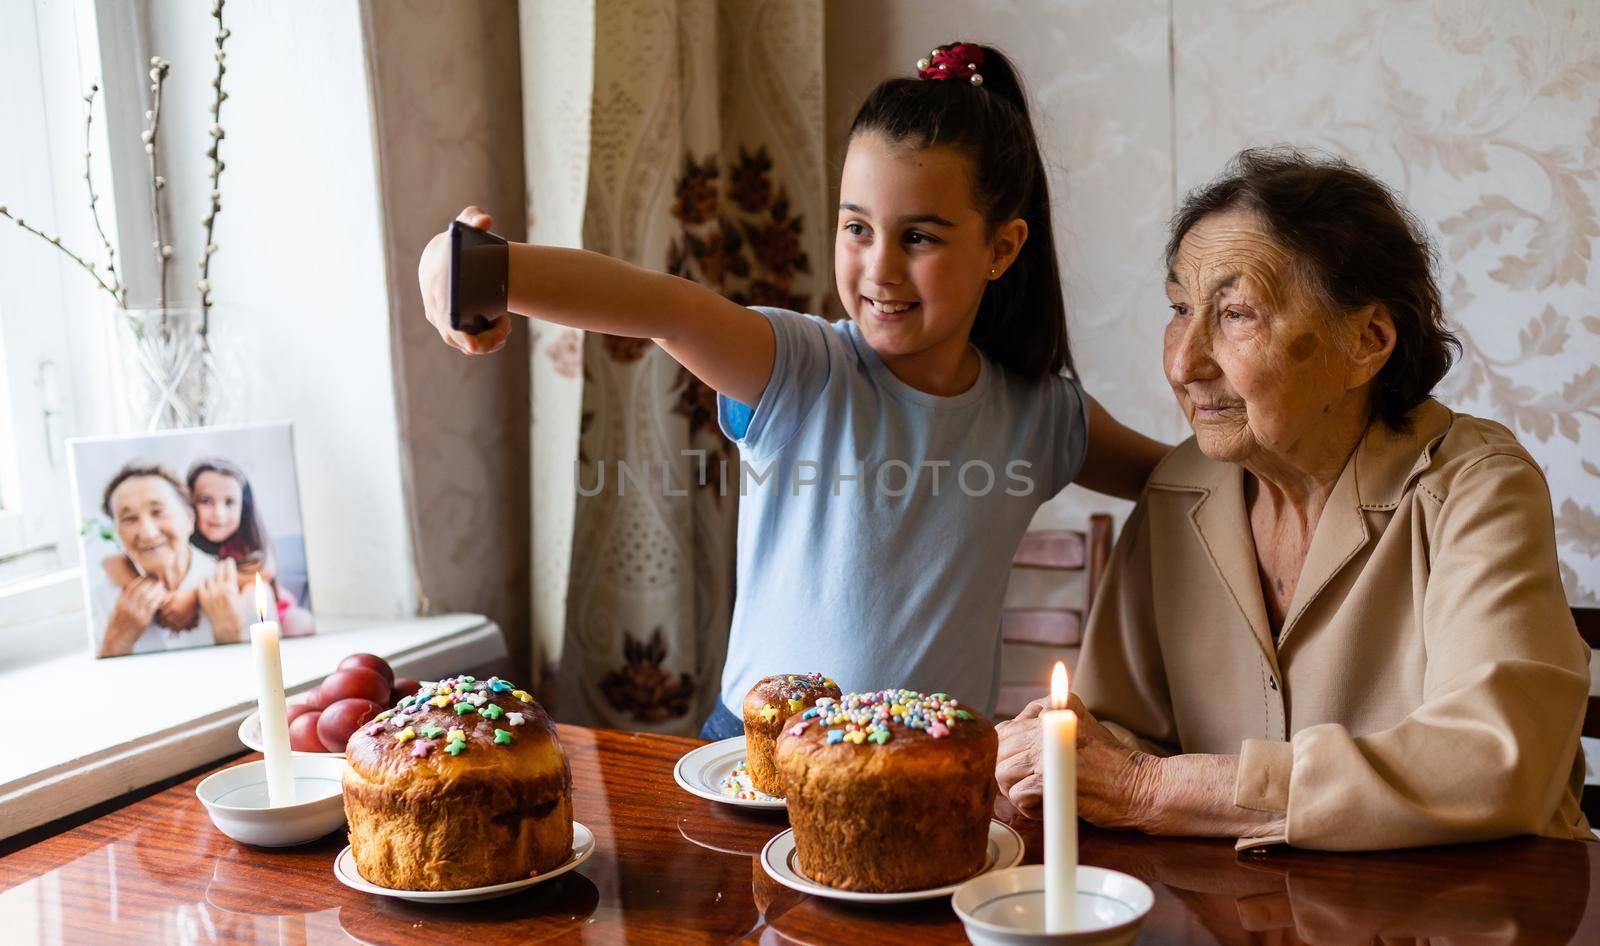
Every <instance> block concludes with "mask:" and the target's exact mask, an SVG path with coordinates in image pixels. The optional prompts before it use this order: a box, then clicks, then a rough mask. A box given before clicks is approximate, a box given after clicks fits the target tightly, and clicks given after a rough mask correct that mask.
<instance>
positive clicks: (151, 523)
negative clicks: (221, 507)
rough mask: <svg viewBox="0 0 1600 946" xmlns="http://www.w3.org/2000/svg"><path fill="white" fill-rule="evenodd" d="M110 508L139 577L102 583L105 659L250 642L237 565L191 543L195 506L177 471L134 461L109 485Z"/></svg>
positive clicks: (101, 650) (105, 506)
mask: <svg viewBox="0 0 1600 946" xmlns="http://www.w3.org/2000/svg"><path fill="white" fill-rule="evenodd" d="M102 508H103V509H104V511H105V514H106V515H107V516H109V517H111V521H112V523H113V524H114V525H115V528H116V532H117V538H118V539H119V540H120V542H121V544H122V550H123V554H124V555H125V556H126V559H127V562H128V563H129V564H131V565H132V566H133V572H134V574H135V575H136V577H134V578H133V579H132V580H130V581H128V582H127V583H126V584H124V585H123V586H122V587H121V588H118V587H116V585H115V584H113V583H112V582H111V581H110V580H101V581H98V582H97V585H98V586H99V590H98V591H97V592H96V598H97V600H96V604H97V607H96V608H95V612H94V613H96V614H107V613H109V615H110V617H109V618H108V619H107V621H106V628H105V633H104V635H102V637H101V639H100V648H99V654H100V656H102V657H112V656H118V655H121V654H130V653H143V652H146V651H153V650H170V649H173V648H178V647H196V646H199V645H202V644H212V643H217V644H227V643H233V642H236V641H240V640H243V639H244V628H245V620H244V613H243V610H242V609H245V608H247V606H248V601H246V600H245V599H246V596H244V595H242V594H240V593H239V591H238V588H237V584H236V582H237V572H236V571H235V568H234V564H233V562H232V561H231V560H228V559H224V560H223V561H222V562H220V563H219V562H218V560H217V559H216V558H214V557H213V556H210V555H207V554H206V553H205V552H202V551H200V550H199V549H197V548H195V547H194V546H193V545H191V544H190V542H189V539H190V536H191V535H193V533H194V528H195V513H194V508H193V507H192V506H191V505H190V504H189V498H188V495H187V493H186V492H185V490H184V488H183V484H182V483H180V482H179V481H178V478H177V477H176V476H174V475H173V474H172V473H171V472H170V471H169V470H167V469H166V468H165V467H162V466H158V465H156V464H151V463H141V462H139V461H135V462H133V463H129V464H128V465H127V466H124V467H123V468H122V469H121V470H119V471H118V472H117V475H116V476H114V477H112V478H111V482H110V483H108V484H106V489H105V495H104V497H103V499H102ZM107 571H108V572H109V571H112V570H111V569H107ZM117 571H118V572H120V569H118V570H117ZM96 577H103V576H96ZM91 580H93V579H91Z"/></svg>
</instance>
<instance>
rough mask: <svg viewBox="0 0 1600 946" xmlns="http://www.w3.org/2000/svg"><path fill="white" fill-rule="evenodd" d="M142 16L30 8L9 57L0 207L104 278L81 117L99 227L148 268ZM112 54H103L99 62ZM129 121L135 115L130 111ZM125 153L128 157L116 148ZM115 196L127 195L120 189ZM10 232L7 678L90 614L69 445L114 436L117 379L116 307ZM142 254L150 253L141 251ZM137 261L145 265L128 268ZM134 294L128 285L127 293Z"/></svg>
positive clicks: (5, 346)
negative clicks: (143, 230) (70, 622)
mask: <svg viewBox="0 0 1600 946" xmlns="http://www.w3.org/2000/svg"><path fill="white" fill-rule="evenodd" d="M147 18H148V10H147V8H146V7H145V5H144V4H128V3H118V2H113V0H67V2H64V3H62V2H47V0H21V2H18V3H16V4H14V6H12V7H11V8H10V9H9V10H8V12H7V15H6V19H7V23H6V26H7V28H6V29H5V30H3V31H0V33H3V34H4V35H0V55H4V56H6V57H7V61H6V65H5V68H6V70H7V72H8V73H9V76H8V78H11V79H14V80H15V81H10V82H6V83H4V87H3V88H0V96H7V95H11V96H16V97H15V98H13V99H11V100H10V101H7V102H0V121H3V122H4V123H5V124H6V125H7V126H9V128H10V129H11V130H12V131H13V132H15V137H14V138H13V139H12V142H13V143H12V144H9V145H8V146H7V147H6V148H4V149H0V182H4V183H3V184H0V202H6V203H7V206H8V210H9V211H10V212H11V213H12V214H14V215H16V216H22V217H24V218H25V219H27V221H28V223H29V224H30V225H31V226H34V227H36V228H38V229H40V230H43V231H44V232H46V233H48V234H59V235H60V236H61V238H62V242H63V244H65V245H69V246H71V247H72V248H73V249H74V250H75V251H77V252H78V253H80V254H82V255H83V256H84V258H86V259H91V260H95V261H96V262H97V264H99V265H101V266H102V267H103V265H104V260H105V256H104V248H103V247H102V245H101V241H100V237H99V234H98V233H97V232H96V231H95V228H94V225H93V222H92V220H91V218H90V216H89V213H88V191H87V189H86V186H85V182H84V180H83V171H84V167H85V165H84V160H83V153H84V147H85V144H86V141H85V137H84V106H83V100H82V96H83V94H84V92H85V91H86V90H87V89H88V87H89V85H90V84H91V83H98V84H99V85H100V93H99V96H98V100H97V102H96V104H95V121H94V125H93V129H92V133H93V140H92V142H89V148H90V150H91V152H92V153H93V154H94V168H93V174H94V188H95V192H96V193H97V194H99V196H100V201H99V204H98V210H99V215H100V223H101V225H102V226H103V227H104V228H105V232H106V234H107V236H108V237H109V238H110V239H111V242H112V245H113V246H116V247H117V248H118V252H117V263H118V268H119V271H123V272H125V271H127V270H128V269H129V267H130V266H131V267H132V268H133V269H135V270H139V269H143V268H147V266H146V265H145V264H144V263H143V262H142V261H141V260H140V259H139V258H138V257H139V256H140V255H141V254H140V252H139V251H137V250H135V251H133V252H125V250H124V247H128V246H129V240H128V239H124V238H122V237H126V236H131V235H132V234H125V233H120V232H119V229H118V213H117V210H118V209H119V207H120V208H121V209H122V211H123V214H122V219H123V220H125V221H129V222H131V221H132V220H133V219H137V218H136V217H135V216H134V215H136V214H138V213H139V212H140V211H141V210H142V211H143V212H144V214H145V215H146V216H148V213H149V210H148V207H149V204H148V198H146V197H144V196H143V195H140V194H138V193H137V187H135V186H132V185H133V184H134V183H135V182H137V181H139V180H141V179H146V180H147V177H146V176H147V174H148V171H146V170H145V169H144V167H143V160H142V159H143V157H144V155H143V153H142V149H141V147H140V141H139V125H138V120H139V119H140V118H142V114H143V113H142V110H141V109H142V106H139V104H138V99H137V96H138V95H139V93H140V91H141V86H140V84H139V83H132V82H126V81H122V82H111V83H107V82H106V81H104V80H103V79H102V76H103V75H112V76H119V75H139V74H140V70H138V69H137V68H136V67H137V65H138V63H139V62H140V61H141V59H142V58H143V57H144V50H145V49H146V48H147V46H148V41H147V39H146V35H147V29H146V25H147ZM102 53H104V55H102ZM130 109H131V110H132V111H130ZM113 142H116V143H117V147H116V148H115V149H113V147H112V144H113ZM118 183H122V184H123V185H124V186H122V187H120V188H119V187H117V186H116V185H117V184H118ZM0 222H3V223H4V224H5V226H4V228H3V229H0V490H3V491H4V492H3V494H0V663H3V662H4V661H5V658H6V656H7V654H8V653H12V652H14V650H15V648H14V647H13V646H11V644H12V643H13V642H8V635H15V634H17V633H23V632H25V629H26V627H28V626H29V625H31V624H33V623H34V622H36V621H38V620H40V619H42V618H47V617H51V616H55V615H60V614H66V613H72V612H74V611H81V609H82V598H81V589H80V583H81V582H80V575H81V570H80V568H79V543H78V527H79V523H78V517H77V509H76V505H77V504H76V500H75V499H74V497H73V495H72V492H71V482H70V477H69V473H68V464H67V457H66V445H65V443H64V441H65V439H66V438H67V437H69V436H73V435H75V434H79V433H83V432H95V433H104V432H108V431H109V430H111V429H113V428H112V427H111V426H109V425H110V424H111V423H112V417H113V415H114V410H113V409H114V403H113V401H112V393H111V390H110V388H109V386H108V385H107V383H106V378H107V377H108V376H109V375H110V373H111V371H112V370H114V369H113V365H112V357H111V356H112V354H113V352H112V346H113V345H114V341H113V338H114V331H113V329H114V324H113V322H112V318H113V317H114V316H113V308H114V307H113V303H112V301H111V299H110V297H109V296H107V294H106V293H105V292H104V291H103V290H101V289H100V288H99V287H98V286H96V285H95V284H94V282H93V280H92V279H90V278H89V276H88V275H87V274H86V273H84V272H83V271H82V270H81V269H80V268H79V267H78V265H77V264H76V263H74V262H73V261H72V260H70V259H68V258H67V256H66V255H65V254H63V253H61V252H60V251H58V250H55V249H53V248H51V247H49V246H47V245H45V244H44V242H43V241H41V240H40V239H39V238H38V237H36V236H34V235H32V234H29V233H24V232H22V231H20V230H19V229H18V228H16V227H15V226H14V225H13V224H12V221H9V220H4V221H0ZM141 249H144V248H141ZM129 257H132V258H131V259H130V258H129ZM124 281H125V282H127V281H128V280H127V279H126V278H124Z"/></svg>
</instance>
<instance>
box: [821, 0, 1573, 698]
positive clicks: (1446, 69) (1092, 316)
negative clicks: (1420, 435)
mask: <svg viewBox="0 0 1600 946" xmlns="http://www.w3.org/2000/svg"><path fill="white" fill-rule="evenodd" d="M827 14H828V36H827V38H828V62H829V67H828V128H829V153H830V157H831V159H832V161H833V162H834V163H833V166H835V167H837V164H838V162H839V160H840V158H841V156H842V152H843V137H844V131H845V129H847V128H848V123H849V116H850V113H851V111H853V109H854V108H855V106H856V105H857V104H858V103H859V102H860V100H861V97H862V95H864V94H865V92H866V90H867V89H868V88H870V87H871V85H872V84H873V83H874V82H876V81H877V79H878V78H880V77H881V76H882V75H884V74H886V73H889V72H894V71H901V72H905V71H909V70H910V67H911V66H910V64H911V63H912V62H913V61H914V60H915V59H916V57H917V56H919V55H925V54H926V49H927V48H929V47H930V46H931V45H932V44H934V43H939V42H945V41H949V40H951V39H956V38H962V39H973V40H979V41H986V42H992V43H994V44H995V45H998V46H1000V47H1001V48H1002V49H1004V50H1005V51H1006V52H1007V53H1008V54H1010V55H1011V56H1012V57H1013V58H1014V59H1015V60H1016V61H1017V63H1018V66H1019V68H1020V70H1021V72H1022V74H1023V76H1024V77H1025V79H1026V80H1027V83H1028V86H1029V92H1030V95H1031V96H1032V99H1033V106H1034V114H1035V118H1036V122H1037V123H1038V125H1039V133H1040V138H1041V142H1042V144H1043V147H1044V149H1045V152H1046V153H1045V159H1046V162H1047V164H1049V165H1050V166H1051V170H1052V172H1053V173H1052V180H1051V183H1052V188H1053V190H1052V196H1053V198H1054V200H1055V203H1056V214H1057V216H1056V226H1057V228H1058V232H1057V243H1058V246H1059V248H1060V254H1061V262H1062V271H1063V274H1064V280H1065V284H1066V291H1067V306H1068V318H1069V321H1070V331H1071V334H1072V344H1073V349H1074V354H1075V355H1076V357H1077V361H1078V365H1079V367H1080V370H1081V372H1082V374H1083V377H1084V381H1085V384H1086V386H1087V387H1088V388H1089V390H1090V391H1091V392H1092V393H1093V394H1094V395H1095V396H1096V397H1097V398H1098V399H1099V400H1100V401H1101V402H1102V403H1104V404H1105V405H1106V406H1107V408H1108V409H1110V410H1111V412H1112V413H1113V414H1115V415H1116V416H1117V417H1118V418H1120V419H1123V420H1125V421H1127V422H1130V423H1132V424H1134V425H1135V426H1138V427H1140V428H1141V429H1143V430H1145V431H1147V432H1149V433H1151V434H1152V435H1155V436H1160V437H1164V438H1166V439H1168V440H1175V439H1177V438H1181V437H1184V436H1187V435H1188V431H1187V426H1186V425H1185V424H1184V422H1183V420H1182V418H1181V417H1179V416H1178V414H1177V412H1176V410H1175V408H1174V407H1173V404H1172V396H1171V393H1170V391H1169V390H1168V388H1167V385H1166V382H1165V380H1164V379H1163V377H1162V373H1161V340H1160V330H1161V326H1162V325H1163V324H1164V322H1165V304H1166V303H1165V298H1164V296H1163V295H1162V291H1161V268H1160V265H1159V263H1160V254H1161V248H1162V244H1163V242H1164V239H1165V222H1166V219H1167V217H1168V216H1169V215H1170V214H1171V212H1172V209H1173V208H1174V207H1175V206H1176V204H1177V201H1178V199H1179V198H1180V197H1181V196H1182V194H1183V193H1184V192H1185V191H1187V190H1188V189H1190V188H1192V187H1195V186H1197V185H1199V184H1202V183H1204V182H1205V181H1207V180H1209V179H1210V178H1211V177H1212V176H1213V175H1215V174H1216V173H1217V172H1218V171H1220V170H1221V168H1222V167H1223V165H1224V164H1225V163H1226V162H1227V160H1228V158H1229V157H1230V156H1232V155H1233V154H1234V153H1236V152H1237V151H1239V150H1240V149H1241V148H1245V147H1248V146H1252V145H1271V144H1279V143H1291V144H1295V145H1298V146H1303V147H1308V148H1316V149H1322V150H1325V151H1328V152H1332V153H1335V154H1339V155H1342V156H1344V157H1346V158H1349V159H1350V160H1352V161H1355V162H1356V163H1358V164H1360V165H1362V166H1364V167H1366V168H1367V169H1368V170H1370V171H1372V172H1373V173H1375V174H1376V175H1378V176H1379V177H1380V178H1381V179H1383V180H1384V181H1386V182H1387V183H1389V184H1390V185H1391V186H1393V187H1395V188H1396V189H1397V190H1398V191H1399V192H1400V193H1401V195H1402V196H1403V197H1404V199H1405V201H1406V202H1407V204H1408V205H1409V206H1410V208H1411V210H1412V211H1413V212H1414V213H1415V214H1416V215H1417V216H1418V218H1419V219H1420V220H1421V221H1422V222H1423V224H1424V225H1425V227H1426V228H1427V229H1428V231H1429V233H1430V234H1431V235H1432V237H1433V238H1434V240H1435V241H1436V245H1437V250H1438V263H1439V277H1440V285H1441V288H1442V289H1443V290H1444V292H1445V297H1446V306H1447V314H1448V316H1449V317H1450V319H1451V320H1452V321H1453V323H1454V325H1455V327H1456V328H1457V330H1458V331H1459V333H1460V335H1461V337H1462V341H1463V343H1464V346H1465V348H1464V352H1463V357H1462V359H1461V361H1460V363H1459V364H1458V365H1457V366H1456V368H1455V370H1454V371H1453V372H1452V373H1451V374H1450V375H1449V376H1448V377H1447V378H1446V379H1445V381H1444V382H1443V383H1442V384H1441V385H1440V388H1439V390H1438V391H1437V392H1436V394H1437V395H1438V397H1439V398H1440V399H1441V400H1443V401H1444V402H1445V403H1447V404H1449V405H1450V406H1451V407H1453V408H1455V409H1457V410H1461V411H1466V412H1468V413H1473V414H1478V415H1482V416H1486V417H1490V418H1493V419H1495V420H1498V421H1500V422H1501V423H1504V424H1506V425H1507V426H1509V427H1510V428H1511V429H1513V430H1514V431H1515V432H1516V434H1517V436H1518V437H1519V438H1520V439H1521V440H1522V442H1523V444H1524V445H1525V446H1527V448H1528V449H1529V450H1530V451H1531V452H1532V453H1533V455H1534V457H1535V458H1536V459H1537V460H1538V461H1539V463H1540V464H1541V466H1543V468H1544V469H1545V472H1546V475H1547V477H1548V479H1549V483H1550V490H1551V494H1552V500H1553V506H1554V512H1555V517H1556V530H1557V542H1558V551H1559V554H1560V558H1561V563H1562V577H1563V579H1564V581H1565V583H1566V587H1567V592H1568V596H1569V599H1570V600H1571V602H1572V603H1573V604H1575V605H1577V604H1589V605H1595V604H1600V264H1597V262H1596V260H1595V258H1594V253H1595V249H1596V246H1595V241H1596V238H1597V237H1600V4H1596V3H1594V2H1593V0H1587V2H1586V0H1499V2H1489V0H1448V2H1446V0H1348V2H1345V3H1340V4H1332V3H1326V2H1313V0H1176V2H1169V0H1071V2H1050V0H967V2H955V0H916V2H913V0H889V2H886V3H882V4H874V5H872V6H871V7H867V8H864V7H863V6H862V5H860V4H857V3H852V2H849V0H829V2H828V5H827ZM859 63H871V64H873V66H872V68H870V69H866V70H863V69H861V68H859V67H858V65H857V64H859ZM1129 365H1133V366H1136V370H1129V367H1128V366H1129ZM1106 509H1110V510H1112V511H1116V512H1118V513H1123V512H1125V511H1126V509H1127V506H1126V504H1121V503H1115V502H1112V501H1110V500H1107V499H1105V498H1104V497H1100V496H1097V495H1093V494H1090V493H1087V492H1085V491H1082V490H1079V489H1077V488H1076V487H1073V488H1070V489H1069V490H1067V491H1066V492H1065V493H1063V494H1062V495H1061V496H1060V497H1058V498H1057V499H1055V500H1053V501H1052V502H1050V503H1048V504H1046V506H1045V507H1044V508H1043V509H1042V510H1041V511H1040V515H1039V517H1038V519H1037V520H1036V521H1035V527H1036V528H1082V527H1083V525H1084V521H1085V518H1086V516H1087V514H1088V513H1089V512H1092V511H1099V510H1106ZM1028 603H1041V604H1042V603H1052V602H1043V601H1041V602H1028ZM1061 603H1072V602H1061ZM1003 672H1004V671H1003Z"/></svg>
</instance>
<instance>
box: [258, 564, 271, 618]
mask: <svg viewBox="0 0 1600 946" xmlns="http://www.w3.org/2000/svg"><path fill="white" fill-rule="evenodd" d="M270 604H271V601H270V600H269V599H268V597H267V586H266V585H265V584H264V583H263V582H262V581H261V576H260V575H259V574H258V575H256V619H257V620H259V621H260V622H261V623H263V624H265V623H266V621H267V610H268V605H270Z"/></svg>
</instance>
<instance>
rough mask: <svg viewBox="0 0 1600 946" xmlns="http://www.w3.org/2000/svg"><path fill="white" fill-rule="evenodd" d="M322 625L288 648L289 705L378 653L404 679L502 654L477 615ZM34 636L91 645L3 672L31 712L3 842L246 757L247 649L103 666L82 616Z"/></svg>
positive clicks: (7, 794) (6, 769)
mask: <svg viewBox="0 0 1600 946" xmlns="http://www.w3.org/2000/svg"><path fill="white" fill-rule="evenodd" d="M319 620H320V621H321V629H320V631H319V633H317V634H316V635H314V636H311V637H299V638H291V639H288V640H285V641H284V642H283V677H284V684H285V687H286V688H287V689H288V691H289V693H290V694H291V695H292V694H296V693H302V692H305V691H307V690H309V689H311V687H312V686H314V685H316V684H317V683H318V682H320V681H321V680H322V678H323V677H324V676H326V675H328V674H329V673H331V672H333V669H334V667H335V665H336V664H338V662H339V660H340V659H341V658H343V657H344V656H346V655H347V654H352V653H358V652H368V653H374V654H378V655H379V656H381V657H383V658H384V659H386V660H388V661H389V663H390V664H391V665H392V666H393V667H394V669H395V673H396V674H398V675H400V676H410V677H418V678H424V677H429V676H430V675H431V676H437V675H441V674H449V673H453V672H456V671H458V670H461V669H464V668H467V667H472V666H476V665H479V664H483V663H486V662H488V661H492V660H497V659H500V658H502V657H504V656H505V654H506V648H505V640H504V637H503V635H502V634H501V632H500V627H499V625H497V624H495V623H494V622H492V621H490V620H488V619H487V618H484V617H482V616H481V615H476V614H447V615H440V616H438V617H428V618H409V619H402V620H387V621H382V622H377V621H371V620H368V621H359V620H353V619H343V620H340V619H333V618H321V619H319ZM44 625H49V626H50V627H46V626H44ZM57 625H59V626H57ZM38 630H39V631H40V632H41V633H56V634H71V635H73V636H74V637H75V638H78V639H81V640H83V641H84V643H83V646H81V647H79V648H76V649H74V650H73V652H72V653H70V654H67V655H62V656H52V657H48V658H46V659H42V660H38V661H35V662H29V663H26V664H21V665H19V663H18V662H16V661H11V662H8V663H7V664H6V665H5V666H3V667H0V692H4V693H5V694H6V701H7V703H8V704H9V705H11V706H16V707H31V708H33V712H32V714H31V715H32V717H33V718H34V720H35V723H34V724H32V725H29V726H27V727H25V728H26V729H27V732H25V733H24V732H18V733H16V734H14V736H15V738H13V739H12V740H10V745H9V747H8V749H7V751H5V752H3V753H0V837H8V836H10V835H13V834H17V833H19V832H21V831H26V830H27V829H29V828H32V827H36V826H38V825H41V824H44V823H45V822H48V821H51V820H53V819H56V818H60V817H62V816H64V815H69V814H72V813H73V812H75V811H79V810H81V809H83V808H87V807H88V806H90V805H94V804H97V803H99V802H102V801H105V800H107V799H110V798H115V797H117V796H118V795H122V794H124V793H126V792H129V791H132V790H134V789H137V788H141V787H143V786H145V785H149V784H151V783H153V782H157V781H160V780H161V779H164V778H168V777H170V776H172V775H176V774H178V773H179V772H184V771H186V770H188V769H192V768H195V767H196V766H199V765H203V764H205V763H207V762H210V761H214V760H216V759H220V758H222V757H224V756H227V755H229V754H231V753H234V752H237V751H240V750H242V749H243V748H244V746H243V745H242V744H241V743H240V742H239V738H238V730H239V723H240V722H242V721H243V720H244V718H245V717H246V716H248V715H249V714H250V713H251V712H252V711H253V710H254V709H255V699H256V695H255V675H254V671H253V669H252V667H251V662H250V648H249V647H248V646H246V645H242V644H235V645H231V646H224V647H197V648H194V649H192V650H177V651H167V652H165V653H160V654H143V655H138V656H132V657H113V658H109V659H105V660H95V659H93V658H92V657H91V656H90V655H89V649H88V643H87V636H88V635H87V634H86V633H85V632H84V629H83V623H82V618H81V616H73V617H69V618H62V619H57V620H52V621H48V622H44V624H43V625H41V626H40V627H39V628H38Z"/></svg>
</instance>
